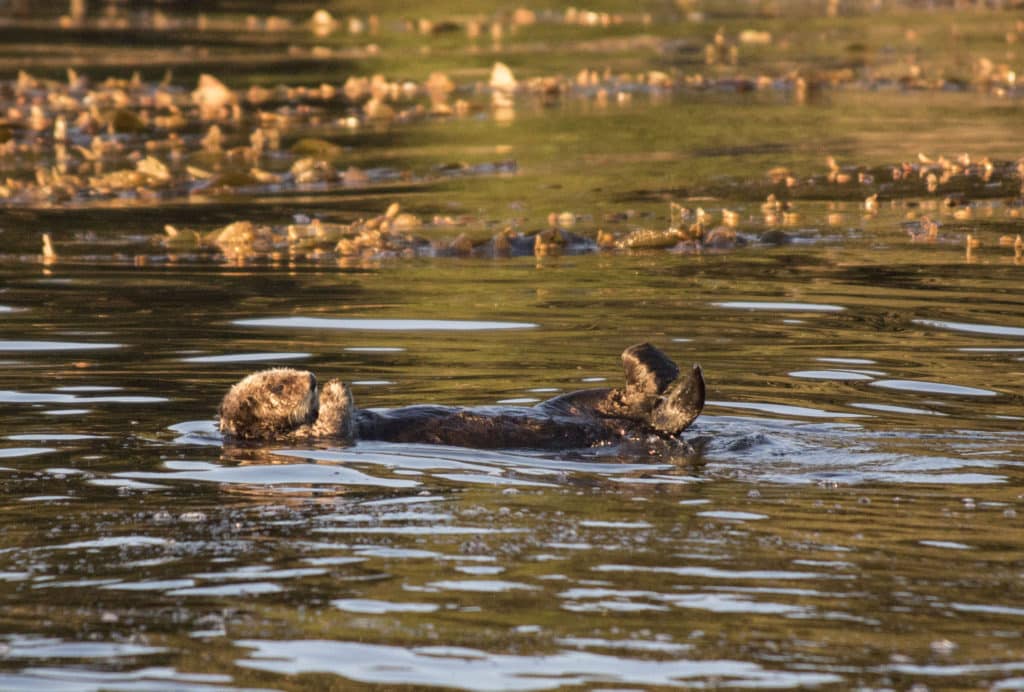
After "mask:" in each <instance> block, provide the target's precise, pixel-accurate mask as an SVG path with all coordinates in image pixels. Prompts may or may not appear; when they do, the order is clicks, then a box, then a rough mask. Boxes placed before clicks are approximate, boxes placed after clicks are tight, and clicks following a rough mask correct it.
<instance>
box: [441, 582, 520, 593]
mask: <svg viewBox="0 0 1024 692" xmlns="http://www.w3.org/2000/svg"><path fill="white" fill-rule="evenodd" d="M427 587H428V588H432V589H440V590H442V591H473V592H476V593H505V592H507V591H517V590H526V591H535V590H536V589H537V587H536V586H531V585H530V584H523V583H522V582H518V581H504V580H501V579H445V580H442V581H432V582H430V583H429V584H427Z"/></svg>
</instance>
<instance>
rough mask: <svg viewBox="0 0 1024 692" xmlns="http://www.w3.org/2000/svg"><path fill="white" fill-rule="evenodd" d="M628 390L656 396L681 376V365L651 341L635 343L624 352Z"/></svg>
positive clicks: (623, 364)
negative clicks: (650, 342)
mask: <svg viewBox="0 0 1024 692" xmlns="http://www.w3.org/2000/svg"><path fill="white" fill-rule="evenodd" d="M622 367H623V369H624V370H625V371H626V390H627V391H628V392H630V393H633V394H636V395H640V396H655V395H658V394H662V393H664V391H665V389H666V388H667V387H668V386H669V385H670V384H672V382H674V381H675V380H676V379H677V378H678V377H679V366H678V365H676V364H675V363H674V362H673V361H672V359H671V358H669V357H668V356H667V355H665V354H664V353H663V352H662V351H661V350H660V349H659V348H657V347H656V346H653V345H652V344H649V343H646V342H644V343H642V344H634V345H633V346H630V347H629V348H627V349H626V350H625V351H623V352H622Z"/></svg>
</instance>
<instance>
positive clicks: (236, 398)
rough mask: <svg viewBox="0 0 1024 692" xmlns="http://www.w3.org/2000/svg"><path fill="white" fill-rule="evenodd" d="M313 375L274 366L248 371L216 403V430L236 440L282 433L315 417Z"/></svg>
mask: <svg viewBox="0 0 1024 692" xmlns="http://www.w3.org/2000/svg"><path fill="white" fill-rule="evenodd" d="M318 412H319V400H318V398H317V386H316V377H315V376H314V375H313V373H311V372H308V371H306V370H293V369H291V368H274V369H273V370H264V371H262V372H257V373H254V374H252V375H249V376H248V377H246V378H245V379H243V380H242V381H241V382H239V383H238V384H236V385H235V386H234V387H232V388H231V389H230V390H229V391H228V393H227V394H226V395H224V399H223V400H222V401H221V403H220V411H219V415H220V431H221V433H223V434H224V435H227V436H230V437H234V438H236V439H240V440H261V439H262V440H266V439H273V438H276V437H283V436H285V435H287V434H288V433H291V432H293V431H294V430H295V429H297V428H299V427H300V426H303V425H309V424H311V423H313V421H315V420H316V419H317V414H318Z"/></svg>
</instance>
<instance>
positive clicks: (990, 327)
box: [913, 320, 1024, 337]
mask: <svg viewBox="0 0 1024 692" xmlns="http://www.w3.org/2000/svg"><path fill="white" fill-rule="evenodd" d="M913 322H914V324H920V325H922V326H924V327H935V328H936V329H949V330H951V331H955V332H969V333H971V334H989V335H991V336H1016V337H1021V336H1024V327H1004V326H1001V325H998V324H976V323H972V322H946V321H945V320H913Z"/></svg>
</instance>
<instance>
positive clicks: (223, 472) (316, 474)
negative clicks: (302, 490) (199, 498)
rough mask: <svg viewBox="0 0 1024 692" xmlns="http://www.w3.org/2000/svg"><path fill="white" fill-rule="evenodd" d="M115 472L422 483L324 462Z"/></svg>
mask: <svg viewBox="0 0 1024 692" xmlns="http://www.w3.org/2000/svg"><path fill="white" fill-rule="evenodd" d="M114 475H115V476H116V477H118V478H143V479H159V480H190V481H208V482H212V483H242V484H247V485H295V484H302V485H306V484H313V485H360V486H376V487H380V488H414V487H417V486H418V485H419V483H417V482H416V481H409V480H401V479H396V478H378V477H376V476H370V475H368V474H365V473H362V472H360V471H356V470H355V469H350V468H345V467H342V466H334V465H324V464H252V465H249V466H220V467H216V468H212V469H209V468H208V469H199V470H183V471H172V472H170V473H160V472H153V471H125V472H121V473H116V474H114Z"/></svg>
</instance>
